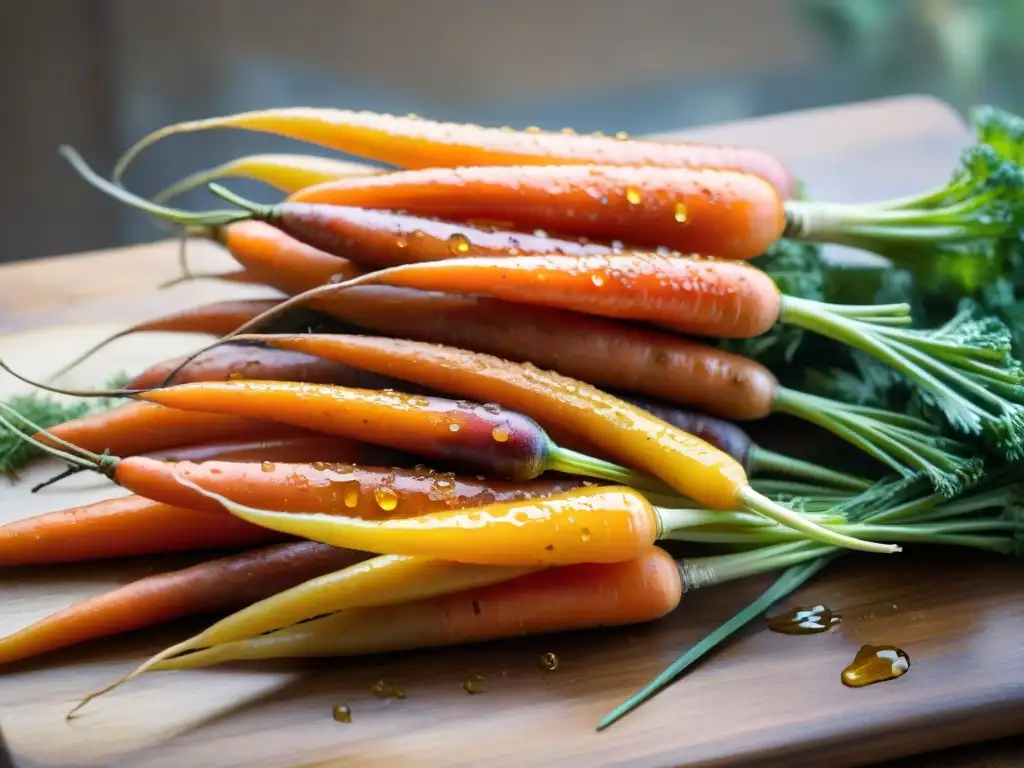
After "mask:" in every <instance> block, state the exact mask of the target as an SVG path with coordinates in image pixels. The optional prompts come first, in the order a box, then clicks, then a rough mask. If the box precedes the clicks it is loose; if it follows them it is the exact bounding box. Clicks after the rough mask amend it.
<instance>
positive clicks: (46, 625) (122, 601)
mask: <svg viewBox="0 0 1024 768" xmlns="http://www.w3.org/2000/svg"><path fill="white" fill-rule="evenodd" d="M361 559H365V555H363V554H362V553H359V552H352V551H350V550H344V549H337V548H335V547H328V546H325V545H323V544H316V543H313V542H295V543H288V544H278V545H274V546H271V547H267V548H265V549H257V550H252V551H249V552H244V553H241V554H237V555H232V556H230V557H225V558H221V559H219V560H211V561H208V562H205V563H200V564H198V565H194V566H192V567H191V568H185V569H184V570H180V571H171V572H169V573H161V574H157V575H155V576H148V577H146V578H144V579H140V580H139V581H135V582H132V583H130V584H126V585H125V586H123V587H119V588H117V589H114V590H112V591H110V592H107V593H104V594H101V595H97V596H96V597H93V598H90V599H88V600H85V601H83V602H81V603H76V604H75V605H72V606H70V607H69V608H66V609H64V610H63V611H60V612H58V613H55V614H53V615H52V616H48V617H47V618H45V619H42V620H41V621H38V622H36V623H35V624H32V625H31V626H29V627H26V628H25V629H22V630H19V631H18V632H15V633H14V634H12V635H8V636H7V637H4V638H0V664H9V663H11V662H14V661H20V660H23V659H27V658H30V657H33V656H38V655H40V654H43V653H47V652H49V651H54V650H57V649H58V648H67V647H68V646H72V645H77V644H78V643H83V642H85V641H87V640H95V639H98V638H101V637H108V636H110V635H115V634H120V633H123V632H129V631H131V630H134V629H140V628H142V627H148V626H152V625H154V624H160V623H163V622H167V621H170V620H172V619H176V618H180V617H182V616H188V615H191V614H197V613H213V612H221V611H230V610H234V609H237V608H241V607H243V606H246V605H248V604H250V603H253V602H256V601H257V600H261V599H263V598H265V597H269V596H270V595H273V594H274V593H276V592H279V591H281V590H283V589H288V588H290V587H293V586H295V585H296V584H301V583H302V582H304V581H307V580H308V579H311V578H314V577H316V576H320V575H322V574H325V573H330V572H331V571H335V570H338V569H340V568H344V567H346V566H348V565H351V564H352V563H354V562H358V561H359V560H361Z"/></svg>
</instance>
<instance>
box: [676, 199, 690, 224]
mask: <svg viewBox="0 0 1024 768" xmlns="http://www.w3.org/2000/svg"><path fill="white" fill-rule="evenodd" d="M689 215H690V214H689V211H687V210H686V204H685V203H676V207H675V212H674V213H673V217H674V218H675V220H676V221H678V222H679V223H680V224H683V223H685V222H686V219H687V218H688V217H689Z"/></svg>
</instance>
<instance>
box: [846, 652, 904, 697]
mask: <svg viewBox="0 0 1024 768" xmlns="http://www.w3.org/2000/svg"><path fill="white" fill-rule="evenodd" d="M908 669H910V657H909V656H908V655H907V653H906V651H904V650H902V649H900V648H897V647H896V646H894V645H865V646H862V647H861V649H860V650H859V651H857V655H856V656H854V657H853V661H852V662H851V663H850V665H849V666H848V667H847V668H846V669H844V670H843V674H842V679H843V685H845V686H846V687H847V688H863V687H864V686H865V685H872V684H873V683H881V682H884V681H885V680H894V679H896V678H897V677H903V675H905V674H906V672H907V670H908Z"/></svg>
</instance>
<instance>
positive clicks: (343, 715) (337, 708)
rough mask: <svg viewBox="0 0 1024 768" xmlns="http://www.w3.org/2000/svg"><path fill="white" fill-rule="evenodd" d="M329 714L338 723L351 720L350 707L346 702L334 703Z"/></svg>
mask: <svg viewBox="0 0 1024 768" xmlns="http://www.w3.org/2000/svg"><path fill="white" fill-rule="evenodd" d="M331 715H332V717H334V719H335V720H336V721H337V722H339V723H351V722H352V709H351V707H349V705H348V704H335V705H334V709H333V710H331Z"/></svg>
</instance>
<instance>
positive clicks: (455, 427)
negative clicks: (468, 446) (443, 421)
mask: <svg viewBox="0 0 1024 768" xmlns="http://www.w3.org/2000/svg"><path fill="white" fill-rule="evenodd" d="M460 429H462V427H460V426H459V425H458V424H449V425H448V431H449V432H458V431H459V430H460Z"/></svg>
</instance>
